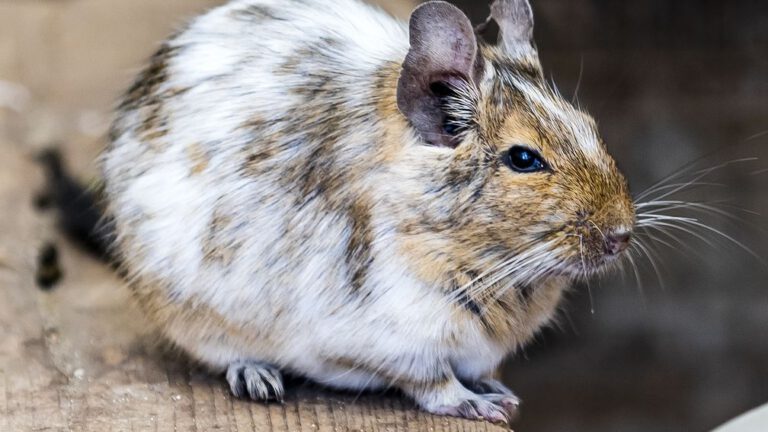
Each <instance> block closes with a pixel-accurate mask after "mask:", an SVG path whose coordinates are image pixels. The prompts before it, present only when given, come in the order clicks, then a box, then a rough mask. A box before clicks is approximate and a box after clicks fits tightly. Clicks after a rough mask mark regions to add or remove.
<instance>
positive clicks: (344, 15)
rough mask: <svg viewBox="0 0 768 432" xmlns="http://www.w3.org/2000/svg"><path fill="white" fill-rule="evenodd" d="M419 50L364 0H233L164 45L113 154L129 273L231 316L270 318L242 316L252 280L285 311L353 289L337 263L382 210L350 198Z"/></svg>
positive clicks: (110, 185) (120, 244) (127, 109)
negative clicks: (330, 290)
mask: <svg viewBox="0 0 768 432" xmlns="http://www.w3.org/2000/svg"><path fill="white" fill-rule="evenodd" d="M407 49H408V39H407V31H406V29H405V27H404V26H403V25H402V24H401V23H398V22H397V21H395V20H394V19H392V18H390V17H388V16H386V15H385V14H384V13H382V12H379V11H377V10H375V9H373V8H372V7H370V6H367V5H364V4H362V3H359V2H357V1H353V0H340V1H335V2H321V1H317V0H305V1H282V0H279V1H278V0H275V1H268V0H265V1H254V0H248V1H235V2H232V3H229V4H227V5H225V6H223V7H220V8H217V9H214V10H212V11H211V12H209V13H208V14H206V15H204V16H202V17H200V18H197V19H196V20H195V21H193V22H192V23H191V24H190V25H189V26H188V27H187V28H186V29H185V30H183V31H182V32H180V33H179V34H178V35H176V36H174V37H173V38H171V39H170V40H168V41H167V42H165V43H164V44H163V45H162V47H161V48H160V49H159V50H158V52H157V53H156V54H155V56H154V57H153V58H152V60H151V62H150V65H149V66H148V67H147V69H146V70H145V71H144V72H143V74H142V75H141V76H140V77H139V78H138V80H137V81H136V84H134V86H133V87H132V88H131V89H129V91H128V93H127V95H126V97H125V99H124V101H123V103H122V104H121V106H120V108H119V110H118V118H117V120H116V121H115V124H114V127H113V131H112V134H111V135H112V143H111V145H110V147H109V148H108V149H107V151H106V152H105V154H104V155H103V160H102V161H103V170H104V177H105V182H106V192H107V197H108V205H109V208H110V212H111V213H112V214H113V216H114V219H115V226H116V233H117V242H116V243H117V248H118V252H119V255H120V256H121V257H122V260H123V262H124V264H125V265H126V267H127V271H128V273H129V275H132V276H133V277H134V279H135V280H137V281H139V284H143V283H149V284H153V285H155V286H162V287H164V289H165V290H166V293H165V294H167V295H168V296H169V298H170V297H173V298H182V299H186V300H189V301H192V302H194V303H196V304H205V305H208V306H210V307H211V308H212V309H213V312H217V311H218V313H223V312H222V311H227V312H232V313H231V314H230V315H229V316H227V320H229V321H231V322H237V321H238V319H242V320H248V319H252V318H253V317H254V316H256V315H259V314H258V313H255V311H254V310H249V311H244V310H243V311H241V313H242V316H237V312H236V311H237V310H238V308H237V307H235V306H237V305H239V304H242V303H243V301H245V300H247V299H246V297H247V296H249V295H251V294H252V292H248V291H247V290H244V289H243V287H244V286H247V287H253V289H254V290H256V289H261V288H262V287H272V288H274V292H271V293H270V292H266V291H265V292H263V296H262V298H261V299H260V301H262V302H263V304H262V306H264V307H269V308H271V310H272V311H274V310H275V308H276V307H277V306H276V305H278V304H291V305H292V307H295V308H296V309H299V310H300V309H301V308H302V305H303V304H305V303H306V305H307V306H306V307H307V308H316V307H317V298H316V297H313V295H312V294H313V293H312V292H311V291H307V290H306V289H304V288H306V287H305V285H306V286H313V284H315V282H316V281H317V280H318V279H325V280H324V281H323V283H322V284H315V285H318V289H319V287H321V286H333V285H339V286H342V285H349V280H347V279H346V277H347V276H346V274H344V272H343V271H334V270H333V268H331V266H336V267H339V266H343V264H339V263H343V262H345V257H344V254H345V248H348V247H349V241H345V239H348V238H349V237H350V236H351V235H352V233H351V229H350V224H354V221H352V216H350V214H358V216H360V217H362V218H365V217H366V216H365V214H367V213H368V212H369V210H370V209H365V208H356V206H358V204H357V203H358V201H359V200H356V199H353V198H359V196H360V195H361V194H362V191H361V190H360V189H361V188H364V187H365V186H364V185H363V184H362V183H363V182H362V180H361V179H362V177H363V175H364V174H365V172H366V170H367V169H368V168H369V167H370V161H371V157H372V156H371V155H372V154H374V153H376V152H377V151H380V149H378V148H377V146H380V145H381V144H382V143H381V136H382V130H383V129H382V128H383V126H382V124H381V119H380V118H379V114H378V113H379V111H380V109H381V107H380V104H381V103H382V99H388V101H387V103H388V104H389V105H391V107H392V108H393V109H394V104H395V101H394V87H395V84H396V80H397V76H398V73H399V65H400V62H401V61H402V58H403V57H404V56H405V54H406V51H407ZM383 80H390V81H392V82H388V83H387V84H386V85H384V84H383ZM383 87H385V88H386V89H388V91H389V93H387V94H383V93H382V88H383ZM358 183H359V184H358ZM358 207H359V206H358ZM318 250H322V251H323V252H324V253H323V254H318V253H316V252H317V251H318ZM313 251H314V252H315V253H311V252H313ZM320 257H322V259H321V260H320V261H322V262H319V261H318V260H319V259H320ZM147 279H151V280H147ZM297 285H299V286H297ZM148 297H151V298H152V299H150V300H147V301H157V299H156V298H155V297H156V293H151V294H148ZM326 299H327V298H326ZM161 301H164V302H165V301H168V300H167V299H165V300H161ZM331 301H333V299H332V300H331ZM254 307H256V306H254ZM150 308H152V306H151V305H150ZM261 316H263V317H265V320H267V321H272V317H271V314H261ZM294 324H295V325H296V326H300V325H301V324H302V323H301V322H300V321H299V322H295V323H294ZM284 330H286V331H290V329H284ZM264 331H267V330H266V329H264Z"/></svg>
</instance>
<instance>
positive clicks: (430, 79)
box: [397, 1, 482, 147]
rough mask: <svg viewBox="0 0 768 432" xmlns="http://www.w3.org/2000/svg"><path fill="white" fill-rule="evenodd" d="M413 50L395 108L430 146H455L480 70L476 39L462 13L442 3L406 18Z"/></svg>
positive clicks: (433, 2) (407, 62)
mask: <svg viewBox="0 0 768 432" xmlns="http://www.w3.org/2000/svg"><path fill="white" fill-rule="evenodd" d="M410 39H411V49H410V51H409V52H408V55H407V56H406V58H405V61H404V62H403V69H402V71H401V73H400V80H399V82H398V84H397V106H398V108H399V109H400V112H402V113H403V115H404V116H405V117H406V118H407V119H408V121H409V122H410V124H411V126H413V127H414V128H415V129H416V130H417V131H418V132H419V134H420V135H421V137H422V138H423V139H424V141H426V142H427V143H429V144H432V145H440V146H446V147H456V145H457V144H458V141H459V139H458V137H457V135H458V134H459V132H460V131H461V128H462V127H463V125H465V124H466V122H465V121H463V119H460V118H456V114H457V113H458V112H459V111H461V110H457V109H455V108H453V107H452V105H459V106H461V107H462V108H464V110H463V111H464V112H465V111H466V107H467V104H466V103H463V102H469V103H470V104H471V103H472V102H473V101H465V100H464V99H466V96H467V95H468V94H471V93H472V92H471V91H469V89H470V88H473V87H474V86H475V82H476V80H477V77H478V76H479V75H480V71H481V68H482V63H481V59H480V58H479V56H478V47H477V39H476V38H475V32H474V29H473V27H472V23H471V22H470V21H469V18H467V16H466V15H464V13H463V12H462V11H461V10H459V9H458V8H457V7H455V6H453V5H451V4H449V3H446V2H442V1H431V2H428V3H424V4H423V5H421V6H419V7H418V8H416V10H414V11H413V14H412V15H411V22H410Z"/></svg>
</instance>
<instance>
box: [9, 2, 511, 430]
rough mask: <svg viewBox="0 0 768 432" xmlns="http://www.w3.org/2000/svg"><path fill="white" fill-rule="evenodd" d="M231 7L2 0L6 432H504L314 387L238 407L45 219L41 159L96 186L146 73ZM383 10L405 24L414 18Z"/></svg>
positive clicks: (219, 382) (396, 401)
mask: <svg viewBox="0 0 768 432" xmlns="http://www.w3.org/2000/svg"><path fill="white" fill-rule="evenodd" d="M222 2H223V0H163V1H161V2H158V1H155V0H137V1H133V0H132V1H130V2H125V1H122V0H70V1H67V2H51V1H45V0H29V1H23V2H16V1H13V2H3V1H0V84H3V85H0V432H16V431H94V432H106V431H158V432H166V431H188V430H189V431H252V430H256V431H261V430H278V431H294V430H297V431H298V430H307V431H316V430H328V431H336V430H338V431H343V430H435V431H442V430H452V431H460V430H471V431H474V430H501V428H499V427H495V426H493V425H488V424H485V423H482V422H468V421H460V420H456V419H447V418H440V417H433V416H429V415H426V414H423V413H421V412H419V411H417V410H415V409H414V408H413V406H412V405H411V404H410V402H408V401H406V400H403V399H402V398H399V397H398V396H397V395H387V396H382V395H364V396H360V397H357V395H354V394H352V395H345V394H340V393H333V392H323V391H319V390H317V389H314V388H312V387H311V386H308V385H303V384H301V383H298V384H296V383H295V384H291V385H289V387H288V389H287V390H288V400H287V402H286V404H285V405H269V406H265V405H261V404H257V403H248V402H242V401H237V400H233V399H232V398H231V397H230V396H229V393H228V389H227V387H226V386H225V384H224V380H223V378H220V377H210V376H207V375H206V374H205V373H203V372H201V371H194V370H190V368H188V367H187V366H185V365H184V364H183V362H180V361H174V360H172V359H169V358H168V357H165V356H162V355H159V354H157V353H156V351H155V350H154V349H150V348H149V345H150V344H149V343H148V342H149V341H152V340H153V338H152V337H151V335H147V334H146V333H147V330H146V329H145V327H144V326H143V325H142V318H141V315H140V314H139V313H138V312H137V311H136V310H135V309H134V308H133V307H132V305H131V303H130V300H129V296H128V293H127V290H126V289H125V288H124V287H123V285H122V284H121V282H120V281H119V280H118V278H117V277H116V276H115V275H114V274H113V273H112V272H111V271H110V269H109V268H107V267H106V266H104V265H103V264H101V263H99V262H97V261H95V260H93V259H91V258H89V257H88V256H86V255H84V254H82V253H81V252H79V251H78V250H76V249H74V248H73V247H72V246H70V245H69V244H68V243H67V242H66V241H64V240H62V239H60V238H58V237H57V235H56V233H55V230H53V229H52V226H53V221H52V217H51V215H50V214H41V213H39V212H37V211H35V210H34V209H33V207H32V202H33V199H34V196H35V192H36V189H37V188H39V187H40V186H41V185H42V175H41V172H40V171H39V169H38V167H37V166H36V165H35V164H34V163H33V162H32V155H33V154H34V153H35V152H36V151H37V150H39V149H40V148H42V147H45V146H48V145H50V144H51V143H57V144H59V145H61V146H62V148H63V150H64V152H65V156H66V158H67V159H68V162H70V167H71V168H72V169H73V170H74V171H75V172H77V173H87V174H93V173H94V172H95V166H94V164H93V162H92V161H93V159H94V157H95V155H96V154H97V153H98V151H99V150H100V148H101V147H102V146H103V142H104V140H103V136H104V133H105V131H106V124H107V123H108V121H109V116H108V114H107V113H108V112H109V108H110V106H111V105H112V104H113V102H114V99H115V98H116V97H117V95H118V94H119V93H120V92H121V91H122V89H123V88H124V87H125V86H126V85H127V83H128V82H129V81H130V79H131V78H132V75H133V74H134V71H135V70H136V69H137V68H138V66H139V65H141V64H142V63H144V61H145V58H146V57H147V56H148V55H149V54H150V53H151V52H152V51H153V50H154V49H155V47H156V45H157V42H158V41H159V40H161V39H162V38H163V37H164V36H165V35H167V34H168V33H170V32H171V31H172V30H173V28H174V27H176V26H178V25H179V23H181V22H183V21H184V19H185V18H186V17H189V16H192V15H194V14H196V13H198V12H200V11H202V10H204V9H205V8H207V7H211V6H214V5H216V4H220V3H222ZM381 3H382V4H384V5H385V6H386V7H387V8H388V9H389V10H390V11H392V12H394V13H396V14H399V15H401V16H404V15H407V13H408V11H410V10H411V8H412V4H411V2H410V1H409V0H397V1H395V0H383V1H382V2H381ZM8 84H11V85H13V86H16V87H13V88H9V87H8ZM35 149H37V150H35ZM51 239H54V240H55V241H56V244H57V245H58V247H59V255H60V263H61V267H62V269H63V271H64V274H65V275H64V279H63V281H62V283H61V284H60V285H58V286H57V287H56V288H55V289H54V290H52V291H50V292H44V291H42V290H40V289H39V288H38V287H37V286H36V285H35V281H34V272H35V267H36V266H35V261H36V256H37V253H38V250H39V248H40V246H41V245H42V244H43V243H44V242H46V241H48V240H51Z"/></svg>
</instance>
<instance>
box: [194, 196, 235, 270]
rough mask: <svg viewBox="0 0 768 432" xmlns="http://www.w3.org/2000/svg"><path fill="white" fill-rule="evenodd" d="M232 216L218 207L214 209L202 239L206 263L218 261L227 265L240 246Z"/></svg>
mask: <svg viewBox="0 0 768 432" xmlns="http://www.w3.org/2000/svg"><path fill="white" fill-rule="evenodd" d="M232 220H233V219H232V216H229V215H227V214H224V213H223V212H221V210H220V209H216V211H214V214H213V217H212V218H211V222H210V224H209V228H208V234H207V236H206V237H205V239H204V240H203V260H204V261H205V262H207V263H219V264H221V265H222V266H227V265H229V264H231V263H232V260H233V259H234V258H235V256H236V255H237V252H238V250H239V249H240V248H241V247H242V240H239V239H238V238H237V236H236V233H234V232H233V228H234V227H233V226H232Z"/></svg>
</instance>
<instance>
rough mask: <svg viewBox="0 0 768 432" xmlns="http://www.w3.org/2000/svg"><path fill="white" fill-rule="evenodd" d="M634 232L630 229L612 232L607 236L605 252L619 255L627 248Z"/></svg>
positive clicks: (609, 254) (610, 254)
mask: <svg viewBox="0 0 768 432" xmlns="http://www.w3.org/2000/svg"><path fill="white" fill-rule="evenodd" d="M631 238H632V234H631V233H630V232H629V231H620V232H615V233H610V234H607V235H606V236H605V245H604V246H605V247H604V251H605V254H606V255H608V256H617V255H619V254H620V253H622V252H624V251H625V250H627V248H628V247H629V242H630V240H631Z"/></svg>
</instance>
